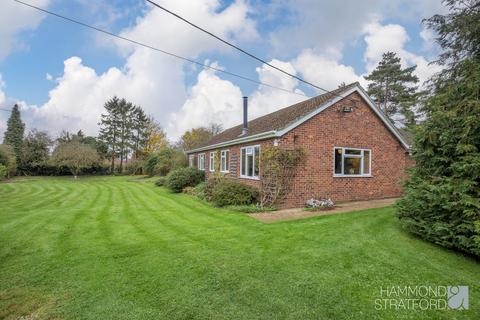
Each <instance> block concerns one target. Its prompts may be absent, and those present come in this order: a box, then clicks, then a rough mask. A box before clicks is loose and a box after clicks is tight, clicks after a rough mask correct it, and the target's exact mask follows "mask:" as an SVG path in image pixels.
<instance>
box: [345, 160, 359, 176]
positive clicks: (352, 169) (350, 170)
mask: <svg viewBox="0 0 480 320" xmlns="http://www.w3.org/2000/svg"><path fill="white" fill-rule="evenodd" d="M361 162H362V158H357V157H355V158H349V157H348V156H345V159H344V168H343V174H360V164H361Z"/></svg>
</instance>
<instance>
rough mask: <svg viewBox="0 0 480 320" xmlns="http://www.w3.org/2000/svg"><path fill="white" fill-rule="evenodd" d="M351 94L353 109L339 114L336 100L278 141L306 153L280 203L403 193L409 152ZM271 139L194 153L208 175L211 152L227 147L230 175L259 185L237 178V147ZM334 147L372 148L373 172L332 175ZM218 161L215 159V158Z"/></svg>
mask: <svg viewBox="0 0 480 320" xmlns="http://www.w3.org/2000/svg"><path fill="white" fill-rule="evenodd" d="M349 98H351V99H353V100H355V101H356V107H354V108H353V110H352V112H348V113H345V112H342V108H343V106H344V105H345V103H344V102H342V101H340V102H337V103H336V104H334V105H332V106H330V107H328V108H327V109H326V110H324V111H322V112H320V113H319V114H317V115H316V116H314V117H312V118H311V119H309V120H307V121H306V122H304V123H302V124H301V125H299V126H298V127H296V128H294V129H293V130H291V131H289V132H288V133H286V134H285V135H284V136H282V137H279V138H277V139H276V144H278V146H279V147H284V148H292V147H297V146H301V147H303V148H304V149H305V150H306V152H307V158H306V162H305V165H302V166H301V167H298V169H297V173H296V176H295V179H294V181H293V183H292V188H291V192H290V193H289V194H288V196H287V197H286V199H285V200H284V201H283V203H281V204H280V205H279V206H280V207H282V208H291V207H301V206H303V205H304V203H305V201H306V200H308V199H310V198H316V199H320V198H331V199H332V200H333V201H334V202H341V201H350V200H367V199H378V198H386V197H395V196H399V195H400V194H401V193H402V188H401V186H402V182H403V180H404V179H405V175H406V174H405V169H406V168H407V167H408V166H410V165H412V160H411V159H410V157H409V155H408V152H407V150H406V149H405V147H404V146H403V145H402V144H401V142H400V141H399V140H398V138H397V137H395V136H394V134H393V133H392V132H391V131H390V130H389V129H388V128H387V127H386V125H385V124H384V123H383V122H382V120H381V119H380V118H379V117H378V116H377V115H376V114H375V113H374V111H373V110H372V109H371V108H370V107H369V106H368V105H367V103H366V101H365V100H363V98H362V97H361V96H360V95H359V94H358V93H356V92H354V93H352V94H351V95H350V96H349ZM274 141H275V139H267V140H263V141H255V142H250V143H245V144H240V145H234V146H229V147H225V148H220V149H216V150H206V151H202V152H199V153H195V154H194V155H195V157H198V154H201V153H205V167H206V168H205V171H206V173H207V176H210V175H212V174H213V172H210V170H209V156H210V151H219V150H225V149H229V150H230V165H231V168H232V169H233V170H231V171H230V173H229V174H228V175H229V176H230V177H233V178H238V179H239V180H240V181H242V182H244V183H247V184H250V185H255V186H258V185H259V181H258V180H252V179H245V178H240V165H239V162H240V160H239V159H240V148H241V147H243V146H252V145H260V149H261V148H262V147H266V146H272V145H273V144H274ZM335 147H349V148H359V149H369V150H371V176H369V177H363V176H359V177H335V176H334V148H335ZM260 152H261V151H260ZM216 160H217V161H219V156H218V157H216ZM215 166H218V164H217V163H215Z"/></svg>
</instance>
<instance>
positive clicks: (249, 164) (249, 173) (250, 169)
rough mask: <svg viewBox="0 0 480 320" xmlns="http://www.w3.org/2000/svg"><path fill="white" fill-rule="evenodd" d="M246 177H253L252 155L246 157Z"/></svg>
mask: <svg viewBox="0 0 480 320" xmlns="http://www.w3.org/2000/svg"><path fill="white" fill-rule="evenodd" d="M247 176H249V177H253V154H252V155H248V156H247Z"/></svg>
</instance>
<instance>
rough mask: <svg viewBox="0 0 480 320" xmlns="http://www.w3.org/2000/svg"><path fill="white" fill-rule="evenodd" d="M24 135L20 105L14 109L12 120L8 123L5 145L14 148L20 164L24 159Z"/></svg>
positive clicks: (11, 115) (4, 139)
mask: <svg viewBox="0 0 480 320" xmlns="http://www.w3.org/2000/svg"><path fill="white" fill-rule="evenodd" d="M24 133H25V124H24V123H23V122H22V118H21V116H20V110H19V109H18V105H17V104H15V105H14V106H13V108H12V113H11V114H10V118H9V119H8V121H7V130H6V131H5V135H4V138H3V143H4V144H8V145H11V146H12V148H13V150H14V152H15V155H16V157H17V161H18V162H19V161H21V159H22V144H23V135H24Z"/></svg>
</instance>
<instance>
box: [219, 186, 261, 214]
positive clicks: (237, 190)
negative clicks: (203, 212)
mask: <svg viewBox="0 0 480 320" xmlns="http://www.w3.org/2000/svg"><path fill="white" fill-rule="evenodd" d="M258 198H259V194H258V190H257V189H255V188H253V187H250V186H247V185H245V184H243V183H240V182H237V181H234V180H232V179H221V180H220V181H218V182H217V183H216V185H215V187H214V188H213V192H212V202H213V203H214V204H215V205H216V206H218V207H224V206H229V205H249V204H254V203H256V202H258Z"/></svg>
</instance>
